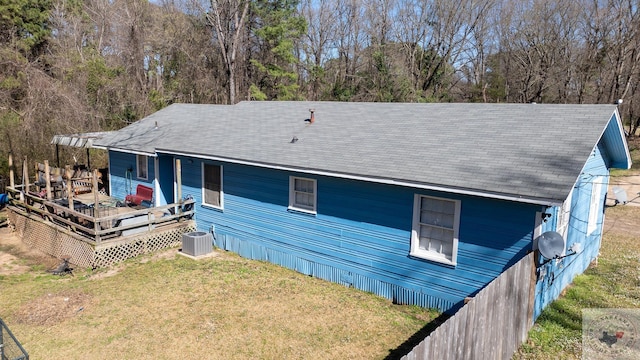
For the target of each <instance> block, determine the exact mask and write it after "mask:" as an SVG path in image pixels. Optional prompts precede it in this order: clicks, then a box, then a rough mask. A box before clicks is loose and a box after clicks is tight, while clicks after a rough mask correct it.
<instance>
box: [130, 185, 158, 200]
mask: <svg viewBox="0 0 640 360" xmlns="http://www.w3.org/2000/svg"><path fill="white" fill-rule="evenodd" d="M152 199H153V189H152V188H150V187H148V186H145V185H142V184H138V186H137V187H136V193H135V195H134V194H129V195H127V196H126V197H125V198H124V202H125V203H126V204H127V205H141V204H142V203H143V202H145V203H149V204H151V203H153V200H152Z"/></svg>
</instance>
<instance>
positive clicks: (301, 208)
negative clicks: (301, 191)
mask: <svg viewBox="0 0 640 360" xmlns="http://www.w3.org/2000/svg"><path fill="white" fill-rule="evenodd" d="M296 180H304V181H311V182H312V183H313V206H311V207H308V206H304V205H301V204H296V201H295V200H296V190H295V183H296ZM317 208H318V181H317V180H316V179H310V178H303V177H299V176H289V210H295V211H301V212H306V213H309V214H317Z"/></svg>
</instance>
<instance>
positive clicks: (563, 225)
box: [556, 188, 573, 264]
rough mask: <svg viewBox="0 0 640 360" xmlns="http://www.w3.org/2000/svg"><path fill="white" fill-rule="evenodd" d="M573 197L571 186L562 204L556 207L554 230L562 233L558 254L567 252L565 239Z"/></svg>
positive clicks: (566, 237)
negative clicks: (560, 251)
mask: <svg viewBox="0 0 640 360" xmlns="http://www.w3.org/2000/svg"><path fill="white" fill-rule="evenodd" d="M572 199H573V188H571V192H570V193H569V196H567V199H566V200H565V201H564V202H563V203H562V206H560V207H558V215H557V218H556V232H557V233H559V234H560V235H562V240H564V246H563V247H562V253H561V254H560V256H565V255H566V254H567V240H568V239H569V227H570V226H569V224H570V222H571V221H570V220H571V200H572ZM560 261H562V260H561V259H556V264H557V263H559V262H560Z"/></svg>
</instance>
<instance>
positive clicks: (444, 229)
mask: <svg viewBox="0 0 640 360" xmlns="http://www.w3.org/2000/svg"><path fill="white" fill-rule="evenodd" d="M459 226H460V201H459V200H451V199H443V198H437V197H431V196H423V195H417V194H416V195H415V198H414V206H413V229H412V231H411V251H410V255H411V256H415V257H419V258H422V259H427V260H432V261H438V262H442V263H445V264H449V265H455V264H456V260H457V253H458V228H459Z"/></svg>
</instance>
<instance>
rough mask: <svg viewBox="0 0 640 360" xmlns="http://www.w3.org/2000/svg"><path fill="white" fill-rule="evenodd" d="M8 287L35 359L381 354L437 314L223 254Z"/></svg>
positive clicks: (12, 281) (137, 262)
mask: <svg viewBox="0 0 640 360" xmlns="http://www.w3.org/2000/svg"><path fill="white" fill-rule="evenodd" d="M0 289H2V290H3V291H0V304H2V307H0V317H2V318H3V320H5V321H6V322H7V324H9V326H10V328H11V330H12V331H13V333H14V334H15V335H16V336H17V337H18V339H19V340H20V341H21V342H22V343H23V345H24V347H25V348H26V349H27V351H28V352H29V354H30V356H31V357H32V358H34V359H53V358H65V359H103V358H105V354H109V356H108V357H109V358H112V359H176V358H180V359H247V358H266V359H280V358H323V359H331V358H333V359H343V358H350V359H376V358H384V357H385V356H387V355H389V354H390V352H392V351H393V350H394V349H396V348H398V347H399V346H401V345H402V344H403V343H404V342H405V341H406V340H407V339H409V338H410V337H411V336H412V335H414V334H415V333H417V332H419V331H420V330H421V329H424V328H425V327H426V326H427V325H428V324H429V323H430V322H431V320H433V319H434V318H436V317H437V316H438V315H439V314H438V313H437V312H435V311H430V310H427V309H422V308H418V307H415V306H399V305H394V304H392V303H391V302H390V301H388V300H385V299H382V298H380V297H378V296H375V295H372V294H369V293H365V292H362V291H359V290H355V289H352V288H346V287H344V286H341V285H338V284H333V283H329V282H327V281H323V280H320V279H317V278H312V277H309V276H305V275H302V274H299V273H296V272H293V271H290V270H287V269H284V268H282V267H278V266H275V265H272V264H269V263H265V262H259V261H251V260H246V259H242V258H240V257H238V256H236V255H233V254H230V253H225V252H218V256H217V257H214V258H210V259H205V260H200V261H194V260H191V259H188V258H185V257H182V256H169V257H167V258H162V257H158V256H156V257H142V258H139V259H133V260H129V261H127V262H125V263H124V264H123V265H121V266H120V268H119V271H117V272H113V271H111V272H110V271H107V270H101V271H97V272H90V271H83V270H81V271H76V272H75V275H74V276H66V277H59V276H54V275H49V274H46V273H44V272H42V271H31V272H28V273H24V274H15V275H5V276H2V277H0ZM5 289H7V291H5Z"/></svg>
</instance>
